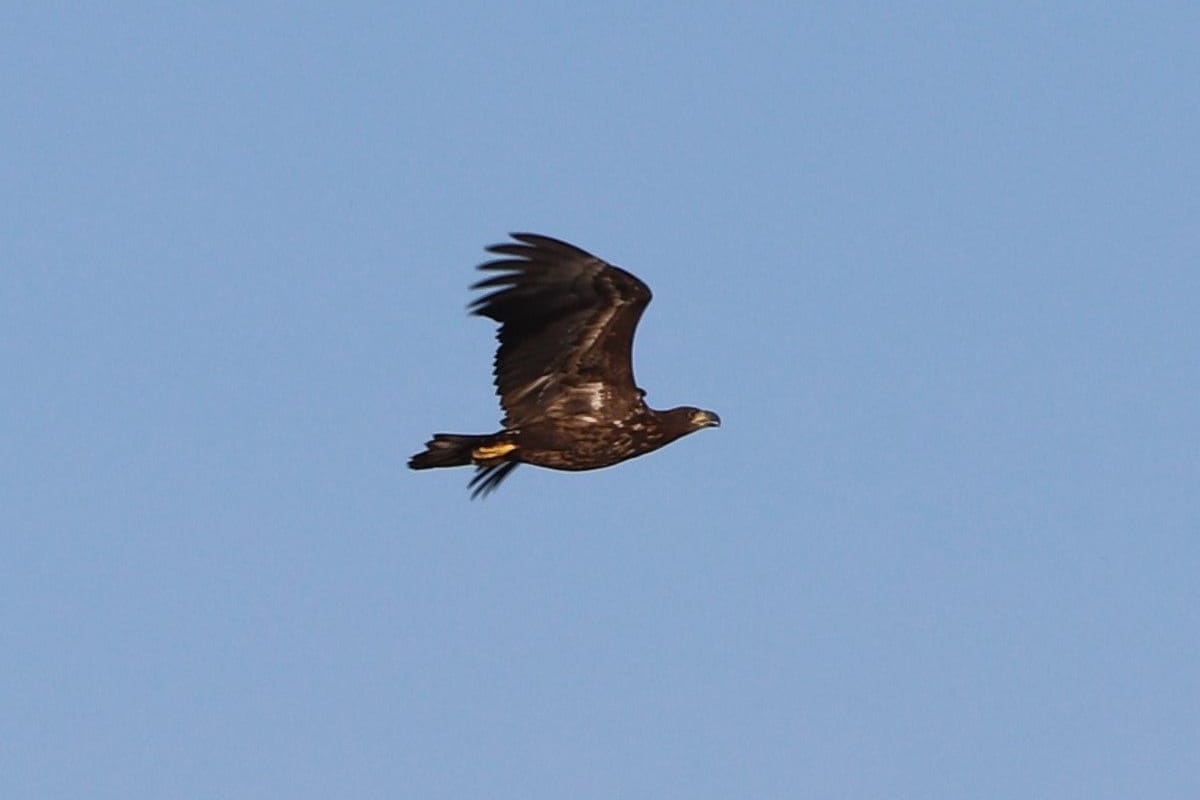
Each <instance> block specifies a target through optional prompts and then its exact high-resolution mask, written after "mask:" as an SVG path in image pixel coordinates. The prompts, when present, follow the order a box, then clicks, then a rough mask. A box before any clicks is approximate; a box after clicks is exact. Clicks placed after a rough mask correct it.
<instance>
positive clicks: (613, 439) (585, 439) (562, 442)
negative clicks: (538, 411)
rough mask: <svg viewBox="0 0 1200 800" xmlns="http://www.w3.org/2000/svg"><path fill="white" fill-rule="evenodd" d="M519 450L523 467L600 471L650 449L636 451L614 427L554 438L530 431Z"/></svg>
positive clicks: (631, 440) (628, 438) (549, 433)
mask: <svg viewBox="0 0 1200 800" xmlns="http://www.w3.org/2000/svg"><path fill="white" fill-rule="evenodd" d="M522 434H523V435H522V439H524V440H525V441H524V443H523V444H522V446H521V447H520V449H519V451H518V452H519V453H520V459H521V461H524V462H525V463H527V464H534V465H536V466H539V467H548V468H550V469H563V470H586V469H600V468H601V467H608V466H612V465H613V464H617V463H619V462H621V461H624V460H626V459H628V458H633V457H634V456H637V455H641V454H642V453H644V452H648V451H649V450H651V449H654V448H653V447H650V448H646V447H638V443H637V442H636V441H635V440H634V438H633V437H632V436H631V435H630V434H629V433H628V432H627V431H623V430H621V429H620V428H617V427H610V428H593V429H590V430H587V431H586V432H579V431H574V432H572V433H571V434H569V435H565V436H562V435H556V433H555V432H554V431H540V432H533V431H530V432H529V435H528V436H525V435H524V434H525V431H522Z"/></svg>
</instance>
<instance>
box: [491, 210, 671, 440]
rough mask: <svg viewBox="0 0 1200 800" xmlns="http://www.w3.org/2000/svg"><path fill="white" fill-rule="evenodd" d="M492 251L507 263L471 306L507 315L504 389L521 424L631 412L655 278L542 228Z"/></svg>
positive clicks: (501, 359) (503, 399) (499, 263)
mask: <svg viewBox="0 0 1200 800" xmlns="http://www.w3.org/2000/svg"><path fill="white" fill-rule="evenodd" d="M511 235H512V238H513V239H515V240H516V242H515V243H505V244H497V245H493V246H492V247H489V248H488V251H489V252H492V253H496V254H498V255H503V256H508V258H501V259H498V260H495V261H489V262H488V263H486V264H482V265H480V267H479V268H480V269H481V270H487V271H493V272H499V273H500V274H499V275H495V276H493V277H491V278H487V279H485V280H482V281H480V282H478V283H476V284H475V285H474V286H473V287H471V288H473V289H494V290H495V291H492V292H491V293H490V294H487V295H485V296H483V297H481V298H479V299H478V300H476V301H475V302H474V303H472V305H471V310H472V312H473V313H475V314H480V315H482V316H485V317H491V318H492V319H494V320H496V321H497V322H499V323H500V331H499V333H498V334H497V338H498V339H499V340H500V347H499V349H498V350H497V351H496V361H495V376H496V393H497V394H498V395H499V396H500V405H501V406H502V407H503V408H504V412H505V417H504V423H503V424H504V425H505V426H508V427H511V426H516V425H520V424H522V422H524V421H526V420H529V419H533V418H541V417H555V418H567V417H591V418H592V419H593V420H595V421H600V420H603V419H621V418H623V417H624V416H625V415H626V414H627V413H628V411H629V410H630V409H631V408H633V407H634V406H635V405H637V404H638V403H640V402H641V392H640V391H639V390H638V388H637V385H636V384H635V383H634V379H633V334H634V330H635V329H636V328H637V323H638V320H639V319H640V318H641V316H642V311H644V310H645V308H646V305H647V304H648V303H649V302H650V289H649V288H648V287H647V286H646V284H644V283H642V282H641V281H640V280H638V279H637V278H635V277H634V276H633V275H630V274H629V273H628V272H626V271H625V270H623V269H620V268H619V267H614V266H613V265H612V264H608V263H606V262H604V261H603V260H601V259H599V258H596V257H595V256H593V255H592V254H591V253H587V252H585V251H583V250H580V249H579V248H577V247H574V246H572V245H569V244H567V243H566V242H560V241H559V240H557V239H551V238H550V237H548V236H537V235H535V234H532V233H514V234H511Z"/></svg>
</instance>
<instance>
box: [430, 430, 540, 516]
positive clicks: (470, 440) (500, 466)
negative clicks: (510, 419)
mask: <svg viewBox="0 0 1200 800" xmlns="http://www.w3.org/2000/svg"><path fill="white" fill-rule="evenodd" d="M497 437H498V434H491V435H486V434H485V435H479V436H472V435H470V434H465V433H435V434H434V435H433V438H432V439H430V440H429V441H428V442H426V443H425V452H423V453H417V454H416V455H415V456H413V457H412V458H410V459H409V460H408V466H409V467H411V468H412V469H432V468H433V467H465V466H467V465H468V464H474V463H475V461H474V460H473V459H472V458H471V453H472V451H474V450H475V448H477V447H486V446H488V445H490V444H495V443H496V440H497ZM516 466H517V462H516V461H500V462H498V463H491V464H476V465H475V477H473V478H471V482H470V483H469V484H467V486H468V488H470V489H471V490H472V491H471V499H472V500H474V499H475V498H476V497H479V496H480V495H482V496H484V497H487V496H488V495H489V494H491V493H492V492H494V491H495V490H496V487H497V486H499V485H500V481H502V480H504V479H505V478H506V477H508V473H510V472H512V471H513V468H514V467H516Z"/></svg>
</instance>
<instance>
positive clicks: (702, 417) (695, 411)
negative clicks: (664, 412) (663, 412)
mask: <svg viewBox="0 0 1200 800" xmlns="http://www.w3.org/2000/svg"><path fill="white" fill-rule="evenodd" d="M676 411H677V412H678V413H680V414H681V416H683V417H684V418H685V419H686V420H687V424H688V427H689V428H691V429H692V430H695V431H698V430H700V429H701V428H719V427H721V418H720V417H718V416H717V415H716V413H715V412H713V411H705V410H704V409H702V408H691V407H690V406H685V407H684V408H680V409H676Z"/></svg>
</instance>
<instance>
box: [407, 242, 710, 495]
mask: <svg viewBox="0 0 1200 800" xmlns="http://www.w3.org/2000/svg"><path fill="white" fill-rule="evenodd" d="M510 236H511V237H512V239H513V241H512V242H505V243H503V244H497V245H492V246H491V247H488V248H487V251H488V252H490V253H493V254H495V255H498V256H503V257H502V258H498V259H496V260H493V261H488V262H486V263H484V264H481V265H480V266H479V269H481V270H483V271H485V272H489V273H492V272H494V273H497V274H495V275H493V276H492V277H489V278H485V279H483V280H481V281H479V282H478V283H476V284H474V285H473V286H472V287H471V288H472V289H483V290H490V291H489V293H487V294H485V295H483V296H481V297H479V298H478V299H476V300H475V301H474V302H473V303H471V305H470V306H469V310H470V311H471V313H473V314H477V315H480V316H484V317H490V318H491V319H493V320H495V321H496V322H498V323H500V329H499V331H498V333H497V334H496V338H497V339H498V340H499V342H500V346H499V348H498V349H497V351H496V358H495V362H494V367H495V369H494V371H493V374H494V375H495V385H496V394H497V395H499V398H500V406H501V408H502V409H503V411H504V419H503V420H502V421H501V425H502V426H503V427H502V429H501V430H499V431H497V432H496V433H491V434H461V433H436V434H434V435H433V438H432V439H430V440H429V441H428V442H426V443H425V450H424V451H423V452H420V453H417V454H416V455H414V456H413V457H412V458H411V459H410V460H409V462H408V466H409V467H411V468H412V469H430V468H433V467H459V466H467V465H474V466H475V475H474V477H473V478H472V479H471V482H470V483H469V484H468V488H469V489H471V490H472V492H471V497H472V498H475V497H478V496H480V495H484V496H486V495H487V494H489V493H490V492H492V491H493V490H495V489H496V487H498V486H499V485H500V482H501V481H503V480H504V479H505V478H506V477H508V475H509V474H510V473H511V472H512V471H513V469H515V468H516V466H517V465H518V464H533V465H536V466H539V467H549V468H550V469H560V470H589V469H600V468H601V467H608V466H611V465H613V464H616V463H619V462H621V461H625V460H627V459H630V458H635V457H637V456H640V455H645V454H646V453H649V452H651V451H653V450H657V449H658V448H660V447H662V446H663V445H666V444H670V443H671V442H673V441H675V440H676V439H678V438H680V437H681V436H685V435H687V434H689V433H692V432H693V431H698V430H700V429H701V428H711V427H716V426H719V425H720V424H721V418H720V417H718V416H717V415H716V414H715V413H713V412H712V411H705V410H703V409H699V408H694V407H692V406H682V407H680V408H672V409H670V410H667V411H656V410H655V409H653V408H650V407H649V406H647V405H646V403H645V402H644V398H645V396H646V392H645V391H644V390H643V389H640V388H638V385H637V383H636V382H635V381H634V378H633V336H634V332H635V330H636V328H637V324H638V320H639V319H641V316H642V312H643V311H645V310H646V306H647V305H648V304H649V303H650V289H649V287H647V286H646V284H644V283H642V282H641V281H640V280H638V279H637V278H636V277H634V276H633V275H631V274H630V273H628V272H626V271H625V270H623V269H621V268H619V267H615V266H613V265H612V264H609V263H607V262H605V261H604V260H602V259H600V258H597V257H596V256H594V255H592V254H591V253H588V252H586V251H584V250H580V249H579V248H578V247H575V246H574V245H570V244H567V243H566V242H563V241H559V240H558V239H552V238H550V237H549V236H539V235H537V234H533V233H513V234H510Z"/></svg>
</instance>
